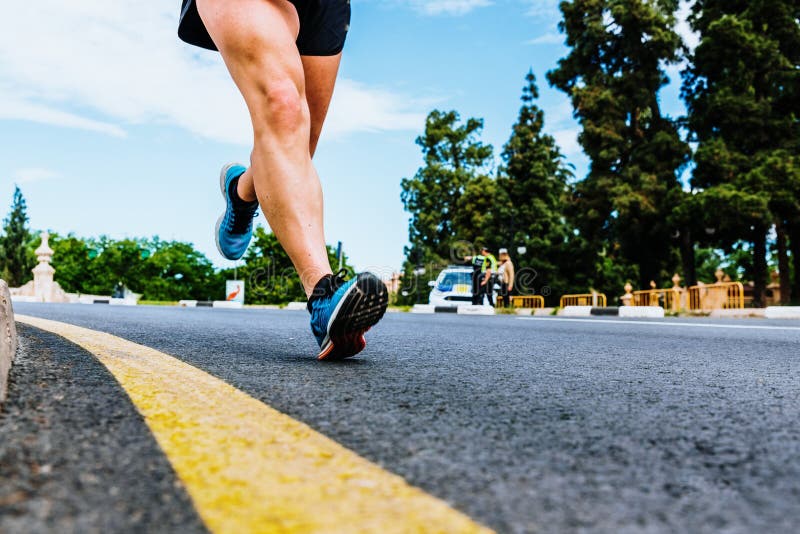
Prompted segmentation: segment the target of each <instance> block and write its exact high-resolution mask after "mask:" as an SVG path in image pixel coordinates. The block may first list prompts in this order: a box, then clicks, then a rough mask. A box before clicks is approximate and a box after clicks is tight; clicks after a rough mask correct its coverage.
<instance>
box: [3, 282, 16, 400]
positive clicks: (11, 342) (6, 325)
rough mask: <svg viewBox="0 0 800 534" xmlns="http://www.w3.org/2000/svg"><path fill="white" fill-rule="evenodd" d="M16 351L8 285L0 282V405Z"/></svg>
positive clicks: (4, 395)
mask: <svg viewBox="0 0 800 534" xmlns="http://www.w3.org/2000/svg"><path fill="white" fill-rule="evenodd" d="M16 351H17V330H16V326H15V325H14V310H13V308H12V306H11V294H10V293H9V291H8V285H6V283H5V282H4V281H3V280H0V404H2V403H3V401H5V399H6V391H7V389H6V387H7V383H8V382H7V381H8V371H9V370H10V369H11V364H12V362H13V361H14V353H15V352H16Z"/></svg>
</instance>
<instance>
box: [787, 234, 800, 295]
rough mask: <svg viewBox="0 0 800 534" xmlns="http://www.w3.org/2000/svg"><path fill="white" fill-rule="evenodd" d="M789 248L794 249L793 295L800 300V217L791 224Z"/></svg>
mask: <svg viewBox="0 0 800 534" xmlns="http://www.w3.org/2000/svg"><path fill="white" fill-rule="evenodd" d="M789 248H790V249H791V251H792V263H793V264H794V285H792V297H793V298H794V300H795V301H800V219H795V220H794V221H793V222H792V224H791V225H789Z"/></svg>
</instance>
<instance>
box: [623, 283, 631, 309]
mask: <svg viewBox="0 0 800 534" xmlns="http://www.w3.org/2000/svg"><path fill="white" fill-rule="evenodd" d="M631 291H633V286H632V285H631V283H630V282H628V283H626V284H625V294H624V295H622V297H621V298H620V300H621V301H622V305H623V306H630V305H631V300H633V293H631Z"/></svg>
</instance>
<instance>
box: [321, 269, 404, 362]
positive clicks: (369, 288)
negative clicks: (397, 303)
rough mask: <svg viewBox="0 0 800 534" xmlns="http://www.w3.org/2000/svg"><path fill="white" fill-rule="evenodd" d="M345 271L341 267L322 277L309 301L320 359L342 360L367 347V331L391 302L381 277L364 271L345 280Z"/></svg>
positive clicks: (378, 319)
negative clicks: (334, 272) (339, 269)
mask: <svg viewBox="0 0 800 534" xmlns="http://www.w3.org/2000/svg"><path fill="white" fill-rule="evenodd" d="M346 274H347V271H344V270H342V271H339V272H338V273H336V274H329V275H326V276H325V277H323V278H322V280H320V281H319V282H318V283H317V286H316V287H315V288H314V293H313V294H312V296H311V298H310V299H309V300H308V311H309V312H310V313H311V331H312V332H313V334H314V337H316V338H317V343H319V354H318V355H317V359H319V360H341V359H342V358H349V357H350V356H355V355H356V354H358V353H359V352H361V351H362V350H364V347H365V346H366V345H367V341H366V340H365V339H364V333H365V332H366V331H367V330H369V329H370V328H371V327H372V326H374V325H375V324H376V323H377V322H378V321H380V320H381V318H382V317H383V314H384V313H386V306H387V305H388V304H389V292H388V291H387V290H386V286H385V285H384V283H383V282H382V281H381V280H380V278H378V277H377V276H375V275H374V274H372V273H361V274H359V275H358V276H356V277H355V278H351V279H350V280H348V281H345V275H346Z"/></svg>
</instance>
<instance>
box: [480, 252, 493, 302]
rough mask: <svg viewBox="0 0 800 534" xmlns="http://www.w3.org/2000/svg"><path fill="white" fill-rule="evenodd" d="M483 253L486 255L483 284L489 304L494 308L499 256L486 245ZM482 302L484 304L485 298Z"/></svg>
mask: <svg viewBox="0 0 800 534" xmlns="http://www.w3.org/2000/svg"><path fill="white" fill-rule="evenodd" d="M481 254H483V255H484V256H485V257H486V260H485V261H484V262H483V280H482V281H481V284H482V286H483V292H484V294H485V295H486V298H487V299H488V300H489V306H491V307H492V308H494V283H495V280H496V276H497V258H495V257H494V255H493V254H492V253H491V252H489V249H487V248H485V247H484V249H483V251H482V252H481ZM481 304H483V299H481Z"/></svg>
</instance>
